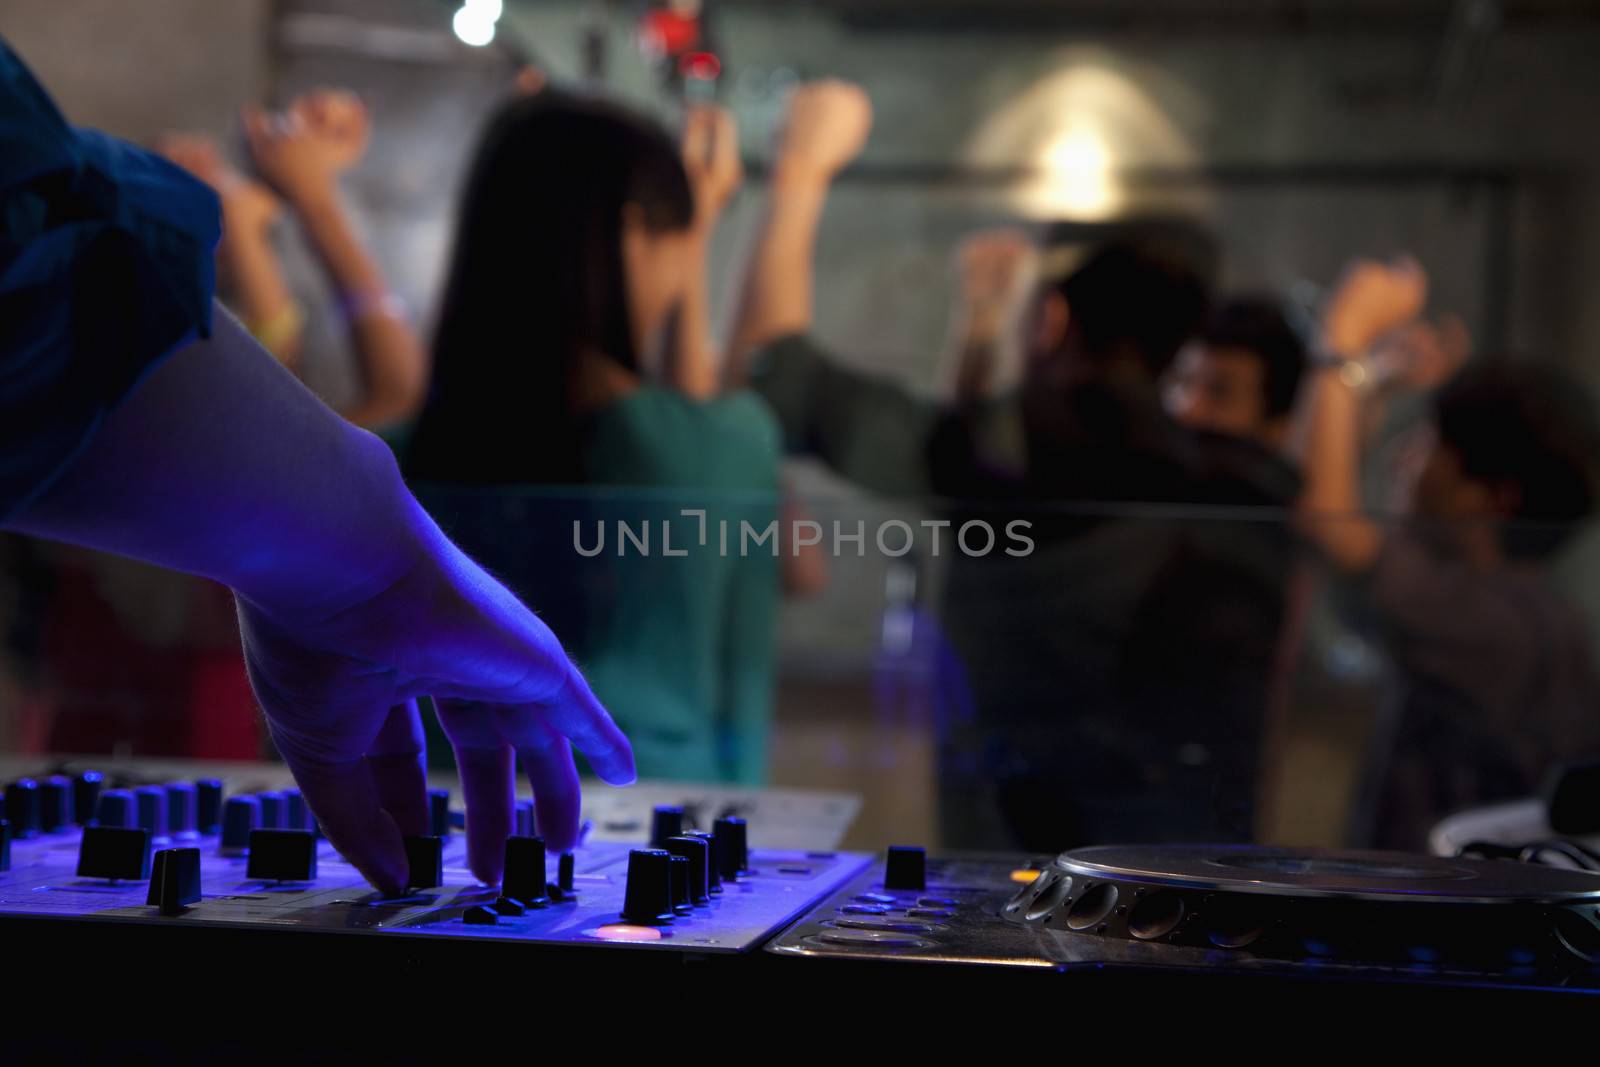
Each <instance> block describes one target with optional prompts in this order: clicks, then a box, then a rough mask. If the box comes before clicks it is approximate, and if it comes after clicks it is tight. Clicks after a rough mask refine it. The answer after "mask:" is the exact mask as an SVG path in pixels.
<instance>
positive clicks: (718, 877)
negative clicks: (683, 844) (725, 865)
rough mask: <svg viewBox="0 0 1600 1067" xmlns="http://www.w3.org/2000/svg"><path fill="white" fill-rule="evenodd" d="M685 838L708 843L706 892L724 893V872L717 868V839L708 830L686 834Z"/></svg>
mask: <svg viewBox="0 0 1600 1067" xmlns="http://www.w3.org/2000/svg"><path fill="white" fill-rule="evenodd" d="M683 836H684V837H694V838H698V839H699V840H701V841H704V842H705V843H706V860H707V864H706V892H708V893H712V894H717V893H721V892H722V870H721V869H720V868H719V867H718V866H717V838H716V835H714V834H712V833H711V832H710V831H708V830H696V831H694V832H693V833H688V834H684V835H683Z"/></svg>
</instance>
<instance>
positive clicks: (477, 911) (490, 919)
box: [461, 904, 500, 926]
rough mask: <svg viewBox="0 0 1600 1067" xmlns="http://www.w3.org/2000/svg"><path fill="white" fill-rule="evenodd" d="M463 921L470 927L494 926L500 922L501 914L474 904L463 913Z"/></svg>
mask: <svg viewBox="0 0 1600 1067" xmlns="http://www.w3.org/2000/svg"><path fill="white" fill-rule="evenodd" d="M461 921H462V922H464V923H466V924H467V925H468V926H493V925H494V924H495V923H497V922H499V921H500V913H499V912H497V911H495V910H494V909H493V908H490V907H486V906H484V905H482V904H474V905H473V906H472V907H470V908H468V909H467V910H466V911H464V912H462V913H461Z"/></svg>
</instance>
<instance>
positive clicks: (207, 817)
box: [194, 778, 222, 837]
mask: <svg viewBox="0 0 1600 1067" xmlns="http://www.w3.org/2000/svg"><path fill="white" fill-rule="evenodd" d="M194 790H195V827H196V829H198V830H199V831H200V832H201V833H202V834H205V835H206V836H207V837H210V836H211V835H212V834H220V833H221V832H222V783H221V782H219V781H218V780H217V779H215V778H196V779H195V783H194Z"/></svg>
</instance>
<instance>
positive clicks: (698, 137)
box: [683, 104, 713, 174]
mask: <svg viewBox="0 0 1600 1067" xmlns="http://www.w3.org/2000/svg"><path fill="white" fill-rule="evenodd" d="M711 110H712V109H711V108H709V107H707V106H706V105H704V104H697V105H695V106H694V107H691V108H690V109H689V111H688V113H687V114H686V115H684V117H683V165H684V167H685V168H686V169H687V170H688V171H689V173H690V174H696V173H698V172H700V171H702V170H704V169H705V167H706V163H707V162H708V161H709V159H710V158H711V140H712V135H713V129H712V125H713V117H712V115H711Z"/></svg>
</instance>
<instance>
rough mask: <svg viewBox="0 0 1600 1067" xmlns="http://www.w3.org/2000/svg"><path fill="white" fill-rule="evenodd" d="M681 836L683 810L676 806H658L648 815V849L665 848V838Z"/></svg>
mask: <svg viewBox="0 0 1600 1067" xmlns="http://www.w3.org/2000/svg"><path fill="white" fill-rule="evenodd" d="M682 835H683V808H681V807H679V806H678V805H676V804H658V805H656V808H655V810H654V811H653V812H651V813H650V847H651V848H666V847H667V838H669V837H681V836H682Z"/></svg>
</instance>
